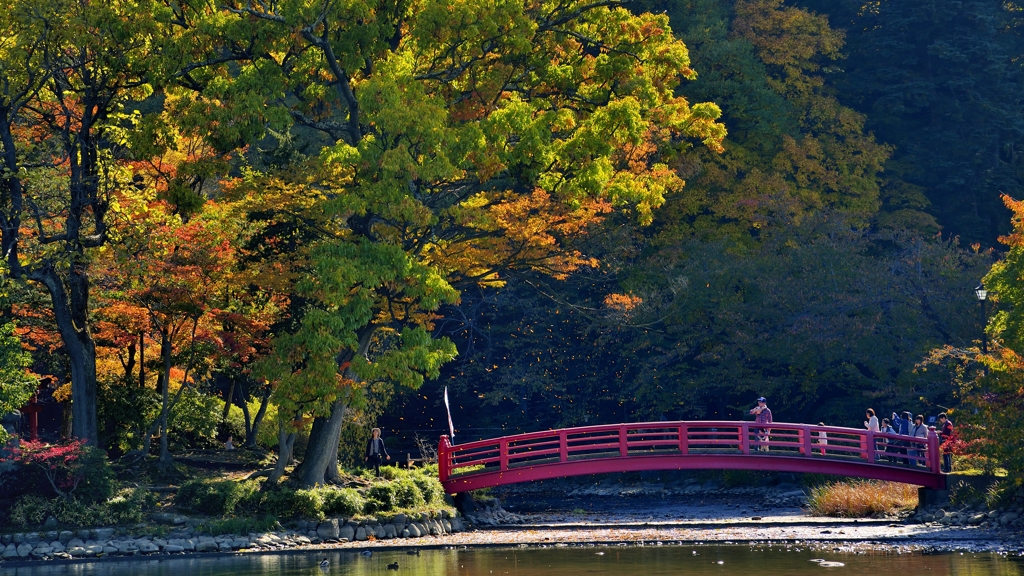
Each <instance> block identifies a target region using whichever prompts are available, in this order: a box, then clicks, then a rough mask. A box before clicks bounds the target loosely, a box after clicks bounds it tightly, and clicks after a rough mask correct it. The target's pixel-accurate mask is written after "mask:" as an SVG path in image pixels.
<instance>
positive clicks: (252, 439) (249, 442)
mask: <svg viewBox="0 0 1024 576" xmlns="http://www.w3.org/2000/svg"><path fill="white" fill-rule="evenodd" d="M269 405H270V390H269V389H268V390H267V391H266V392H265V393H264V394H263V399H262V400H260V409H259V410H257V411H256V417H255V418H253V421H252V429H251V430H249V432H248V433H247V434H246V436H245V447H246V448H255V447H256V437H257V436H258V435H259V433H260V425H261V424H263V418H264V417H265V416H266V415H267V406H269Z"/></svg>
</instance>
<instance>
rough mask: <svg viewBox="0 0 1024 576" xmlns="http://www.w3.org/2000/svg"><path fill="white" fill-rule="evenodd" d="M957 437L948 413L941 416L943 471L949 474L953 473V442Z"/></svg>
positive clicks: (940, 433)
mask: <svg viewBox="0 0 1024 576" xmlns="http://www.w3.org/2000/svg"><path fill="white" fill-rule="evenodd" d="M955 437H956V432H955V431H954V430H953V422H951V421H950V420H949V417H947V416H946V413H945V412H943V413H942V414H939V446H942V471H943V472H945V473H946V474H949V473H950V472H952V471H953V447H952V440H953V438H955Z"/></svg>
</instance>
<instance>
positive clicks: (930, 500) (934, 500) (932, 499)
mask: <svg viewBox="0 0 1024 576" xmlns="http://www.w3.org/2000/svg"><path fill="white" fill-rule="evenodd" d="M946 502H949V490H936V489H934V488H918V489H917V507H918V508H922V507H924V506H932V505H935V504H945V503H946Z"/></svg>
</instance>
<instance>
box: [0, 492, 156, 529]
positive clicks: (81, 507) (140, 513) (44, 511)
mask: <svg viewBox="0 0 1024 576" xmlns="http://www.w3.org/2000/svg"><path fill="white" fill-rule="evenodd" d="M154 504H156V497H154V496H153V494H152V493H150V492H148V491H146V490H144V489H142V488H128V489H124V490H121V491H120V492H118V493H117V494H116V495H115V496H114V497H113V498H110V499H108V500H105V501H103V502H94V503H92V504H86V503H84V502H82V501H80V500H76V499H74V498H60V497H58V498H53V499H47V498H43V497H41V496H38V495H34V494H29V495H26V496H23V497H21V498H20V499H19V500H18V502H17V503H15V505H14V506H13V507H12V508H11V513H10V521H11V523H12V524H14V525H15V526H19V527H29V526H36V525H39V524H42V523H43V522H45V521H46V518H47V517H48V516H53V517H54V518H56V519H57V521H58V522H60V523H61V524H63V525H64V526H113V525H117V524H136V523H139V522H142V521H143V520H144V519H145V516H146V512H147V511H149V509H151V508H152V507H153V505H154Z"/></svg>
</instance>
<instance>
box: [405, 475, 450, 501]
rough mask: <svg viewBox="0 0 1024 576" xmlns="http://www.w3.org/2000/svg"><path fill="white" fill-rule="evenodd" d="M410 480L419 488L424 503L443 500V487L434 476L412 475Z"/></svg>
mask: <svg viewBox="0 0 1024 576" xmlns="http://www.w3.org/2000/svg"><path fill="white" fill-rule="evenodd" d="M412 481H413V482H415V483H416V487H417V488H419V489H420V494H423V501H424V504H439V503H441V502H442V501H443V500H444V487H443V486H441V481H440V480H438V479H437V477H436V476H434V477H432V478H431V477H428V476H420V475H418V476H414V477H413V479H412Z"/></svg>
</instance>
